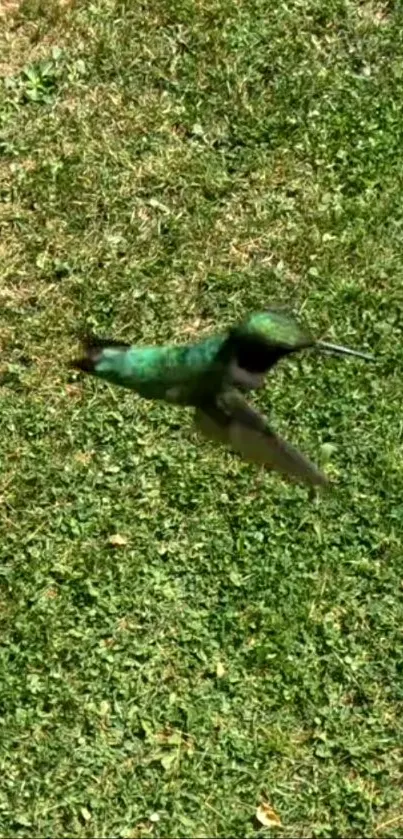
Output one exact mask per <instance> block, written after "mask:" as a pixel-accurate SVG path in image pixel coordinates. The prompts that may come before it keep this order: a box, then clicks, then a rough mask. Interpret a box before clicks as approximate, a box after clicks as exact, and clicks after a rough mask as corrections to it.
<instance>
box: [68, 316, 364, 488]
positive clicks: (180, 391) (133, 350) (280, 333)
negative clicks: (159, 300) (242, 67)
mask: <svg viewBox="0 0 403 839" xmlns="http://www.w3.org/2000/svg"><path fill="white" fill-rule="evenodd" d="M83 349H84V353H83V355H82V357H81V358H78V359H76V360H74V361H73V362H71V365H72V366H73V367H75V368H77V369H79V370H82V371H84V372H86V373H90V374H93V375H95V376H97V377H98V378H101V379H106V380H107V381H109V382H112V383H113V384H117V385H122V386H123V387H126V388H130V389H131V390H134V391H135V392H136V393H138V394H139V395H140V396H142V397H144V398H145V399H161V400H164V401H166V402H170V403H173V404H176V405H182V406H187V407H192V408H194V409H195V423H196V427H197V428H198V429H199V431H201V432H202V434H204V436H206V437H208V438H210V439H213V440H216V441H218V442H220V443H224V444H226V445H227V446H230V447H231V448H232V449H233V450H234V451H236V452H238V453H239V454H240V455H241V456H243V457H244V458H245V459H246V460H251V461H254V462H255V463H258V464H260V465H262V466H266V467H267V468H270V469H275V470H276V471H278V472H280V473H282V474H283V475H284V476H288V477H290V478H292V479H294V480H296V481H300V482H303V483H307V484H310V485H311V486H312V485H317V486H327V485H328V483H329V482H328V479H327V477H326V476H325V475H324V474H323V473H322V472H321V471H320V470H319V469H318V468H317V467H316V466H315V465H314V464H313V463H311V462H310V461H309V460H308V459H307V458H306V457H304V455H302V454H301V453H300V452H298V451H297V450H296V449H295V448H294V447H293V446H291V445H290V444H289V443H287V442H286V441H285V440H283V439H282V438H281V437H279V436H278V435H277V434H276V433H275V432H274V431H273V430H272V428H271V427H270V425H269V424H268V423H267V421H266V419H265V418H264V417H263V416H262V415H261V414H260V413H258V412H257V411H256V410H255V409H254V408H253V407H252V406H251V405H249V403H248V402H247V401H246V399H245V398H244V396H243V395H242V392H244V391H249V390H254V389H256V388H259V387H261V386H262V385H263V383H264V379H265V376H266V374H267V373H268V371H269V370H270V369H271V368H272V367H274V365H275V364H277V362H278V361H279V360H280V359H281V358H283V357H285V356H287V355H291V354H292V353H296V352H300V351H302V350H306V349H313V350H316V351H319V352H323V353H331V354H336V355H352V356H357V357H359V358H363V359H366V360H368V361H371V360H373V356H370V355H367V354H366V353H363V352H359V351H357V350H351V349H348V348H347V347H343V346H339V345H336V344H330V343H327V342H326V341H316V340H314V339H313V338H312V336H311V335H310V334H309V333H308V332H307V331H306V330H305V329H303V328H302V327H301V326H299V324H298V323H297V321H296V320H295V319H294V317H292V316H291V315H290V314H287V313H285V312H283V311H278V310H274V309H271V310H268V311H266V312H258V313H254V314H252V315H249V317H247V318H245V320H243V321H242V322H241V323H239V324H238V325H236V326H235V327H232V328H231V329H229V330H227V331H226V332H224V333H222V334H218V335H213V336H211V337H207V338H205V339H204V340H201V341H199V342H197V343H192V344H179V345H174V344H168V345H165V346H146V347H142V346H138V345H129V344H126V343H122V342H120V341H114V340H111V341H109V340H105V339H102V338H97V337H95V336H89V337H87V338H85V339H84V341H83Z"/></svg>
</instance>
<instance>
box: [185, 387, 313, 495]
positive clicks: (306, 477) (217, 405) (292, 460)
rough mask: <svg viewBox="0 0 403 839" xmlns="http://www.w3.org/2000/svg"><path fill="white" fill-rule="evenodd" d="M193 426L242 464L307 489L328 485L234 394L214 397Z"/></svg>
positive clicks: (199, 410)
mask: <svg viewBox="0 0 403 839" xmlns="http://www.w3.org/2000/svg"><path fill="white" fill-rule="evenodd" d="M195 419H196V425H197V427H198V429H199V430H200V431H201V432H202V434H204V435H205V436H206V437H208V438H210V439H213V440H216V441H218V442H220V443H224V444H226V445H228V446H230V447H231V448H232V449H234V451H236V452H238V453H239V454H240V455H241V456H242V457H243V458H244V459H245V460H251V461H253V462H254V463H259V464H261V465H262V466H266V467H267V468H269V469H275V470H276V471H277V472H280V473H281V474H282V475H287V476H288V477H290V478H293V479H294V480H296V481H299V482H303V483H306V484H309V485H311V486H315V485H316V486H322V487H325V486H328V485H329V481H328V479H327V478H326V476H325V475H324V474H323V473H322V472H321V471H320V470H319V469H317V467H316V466H315V465H314V464H313V463H311V462H310V460H308V459H307V458H306V457H304V455H303V454H301V453H300V452H299V451H297V449H295V448H294V447H293V446H291V445H290V444H289V443H286V441H285V440H283V439H282V438H281V437H279V435H278V434H275V432H274V431H272V429H271V428H270V426H269V425H268V424H267V423H266V421H265V419H264V417H262V416H261V415H260V414H259V413H258V412H257V411H255V410H254V409H253V408H251V407H250V405H248V403H247V402H246V400H245V399H243V397H242V396H241V395H240V394H239V393H238V392H237V391H230V392H227V393H224V394H221V395H220V396H218V397H217V399H216V401H215V402H214V403H211V404H208V405H203V408H198V409H197V411H196V418H195Z"/></svg>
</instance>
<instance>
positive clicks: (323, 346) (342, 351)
mask: <svg viewBox="0 0 403 839" xmlns="http://www.w3.org/2000/svg"><path fill="white" fill-rule="evenodd" d="M315 346H316V347H318V349H319V350H323V352H327V353H331V354H334V355H354V356H356V357H357V358H363V359H365V361H375V356H373V355H370V354H369V353H365V352H361V350H350V348H349V347H342V346H340V344H329V342H328V341H317V342H316V344H315Z"/></svg>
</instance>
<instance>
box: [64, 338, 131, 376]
mask: <svg viewBox="0 0 403 839" xmlns="http://www.w3.org/2000/svg"><path fill="white" fill-rule="evenodd" d="M81 344H82V348H83V353H82V355H81V356H80V358H75V359H73V361H71V362H70V367H73V368H74V369H76V370H83V371H84V373H95V374H97V372H98V368H99V365H100V364H101V362H102V361H103V359H104V358H105V351H106V352H107V351H108V350H112V352H113V351H115V352H113V354H114V355H116V354H118V353H119V352H125V351H126V350H127V349H129V346H130V345H129V344H125V343H123V341H114V340H108V339H106V338H97V337H96V335H85V336H83V337H82V339H81Z"/></svg>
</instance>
